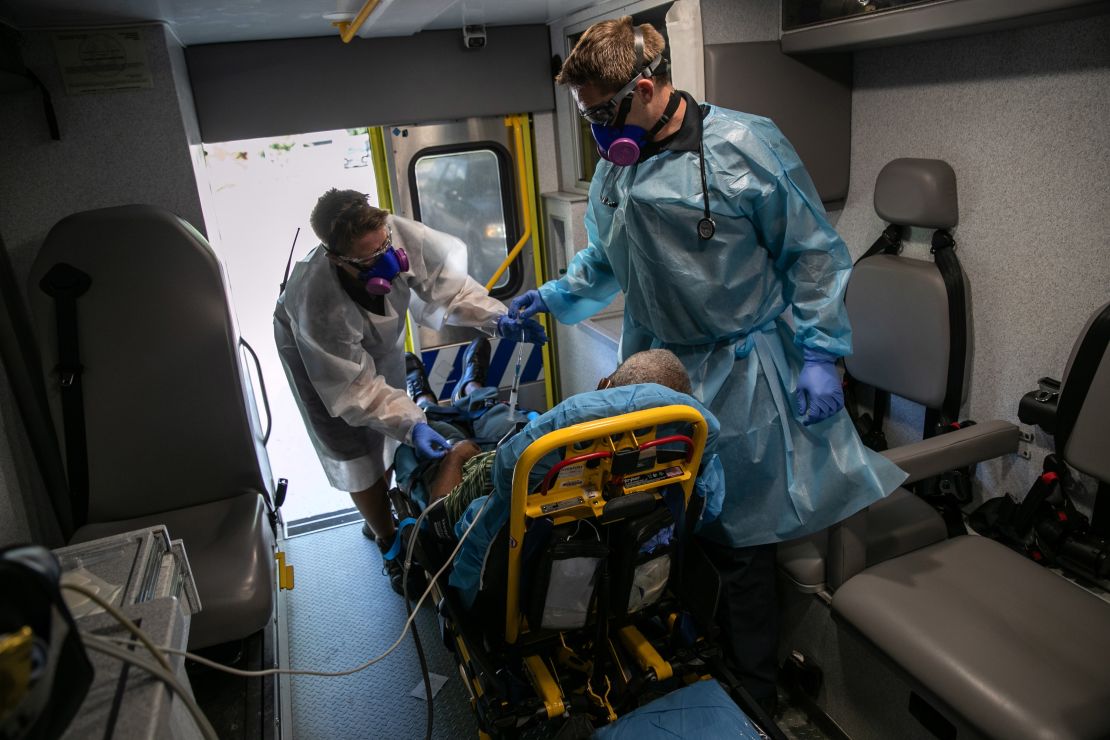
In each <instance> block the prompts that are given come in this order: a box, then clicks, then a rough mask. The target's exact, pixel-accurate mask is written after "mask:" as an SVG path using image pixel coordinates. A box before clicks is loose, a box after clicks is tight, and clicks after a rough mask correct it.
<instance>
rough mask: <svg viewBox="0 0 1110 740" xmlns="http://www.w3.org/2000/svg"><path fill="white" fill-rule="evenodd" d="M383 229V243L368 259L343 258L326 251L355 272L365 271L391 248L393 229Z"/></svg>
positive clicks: (388, 227)
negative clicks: (384, 230)
mask: <svg viewBox="0 0 1110 740" xmlns="http://www.w3.org/2000/svg"><path fill="white" fill-rule="evenodd" d="M385 228H386V232H385V242H383V243H382V246H381V248H380V249H378V251H376V252H374V253H373V254H372V255H370V256H369V257H345V256H343V255H341V254H337V253H336V252H335V251H333V250H331V249H328V251H329V252H331V254H332V255H333V256H334V257H335V258H336V259H337V260H339V261H340V262H343V263H344V264H348V265H350V266H351V267H354V268H355V269H357V270H365V269H366V268H368V267H370V266H371V265H373V264H374V263H375V262H377V261H378V258H379V257H381V256H382V255H383V254H385V253H386V252H388V251H389V250H390V248H392V247H393V227H392V226H386V227H385Z"/></svg>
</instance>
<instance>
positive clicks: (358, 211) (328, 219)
mask: <svg viewBox="0 0 1110 740" xmlns="http://www.w3.org/2000/svg"><path fill="white" fill-rule="evenodd" d="M388 215H389V211H383V210H382V209H380V208H375V207H374V206H372V205H370V204H369V203H367V202H366V193H360V192H359V191H357V190H337V189H336V188H332V189H331V190H329V191H328V192H326V193H324V194H323V195H321V196H320V199H319V200H317V201H316V207H315V208H313V209H312V216H311V217H310V219H309V223H311V224H312V230H313V231H314V232H316V236H317V237H318V238H319V239H320V241H322V242H323V243H324V246H326V247H327V248H328V249H330V250H332V251H334V252H337V253H339V254H347V253H348V250H349V249H350V248H351V244H352V242H354V241H355V240H356V239H358V238H359V237H361V236H362V235H363V234H367V233H369V232H371V231H377V230H378V229H380V228H381V227H382V226H384V225H385V219H386V216H388Z"/></svg>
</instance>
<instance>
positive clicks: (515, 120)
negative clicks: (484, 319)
mask: <svg viewBox="0 0 1110 740" xmlns="http://www.w3.org/2000/svg"><path fill="white" fill-rule="evenodd" d="M505 125H506V126H511V127H512V129H513V142H514V144H515V145H516V169H517V189H518V190H519V191H520V211H521V214H522V215H523V216H524V232H523V233H522V234H521V235H520V241H518V242H517V243H516V246H515V247H513V248H512V249H511V250H510V251H509V254H508V256H507V257H505V261H504V262H502V263H501V266H500V267H498V268H497V271H496V272H494V273H493V277H491V278H490V279H489V282H488V283H486V290H487V291H491V290H493V286H495V285H497V281H498V280H500V279H501V276H502V275H504V274H505V270H508V269H509V265H511V264H512V263H513V260H515V259H516V258H517V257H518V256H519V255H520V250H522V249H524V245H525V244H527V243H528V240H529V239H531V238H532V215H531V208H529V206H528V182H527V179H526V178H527V171H526V170H525V163H524V134H523V132H522V130H521V126H520V116H505Z"/></svg>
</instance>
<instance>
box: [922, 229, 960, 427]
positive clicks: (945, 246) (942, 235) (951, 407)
mask: <svg viewBox="0 0 1110 740" xmlns="http://www.w3.org/2000/svg"><path fill="white" fill-rule="evenodd" d="M930 251H931V252H932V254H933V258H934V259H935V260H936V263H937V269H938V270H940V276H941V278H942V279H943V280H944V290H945V292H946V293H947V294H948V336H949V338H950V345H949V350H948V382H947V385H946V390H945V393H944V401H943V403H942V404H941V413H942V414H943V417H944V418H942V419H941V420H940V421H939V422H938V423H939V424H949V423H951V422H954V421H959V418H960V406H961V404H962V403H963V394H964V369H965V367H966V363H967V300H966V294H965V292H964V275H963V271H962V270H961V269H960V261H959V259H958V258H957V257H956V240H955V239H953V238H952V235H951V234H949V233H948V232H947V231H945V230H944V229H938V230H937V231H936V232H935V233H934V234H933V244H932V249H931V250H930ZM928 436H932V435H928Z"/></svg>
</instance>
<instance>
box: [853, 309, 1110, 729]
mask: <svg viewBox="0 0 1110 740" xmlns="http://www.w3.org/2000/svg"><path fill="white" fill-rule="evenodd" d="M1108 305H1110V304H1108ZM1107 308H1108V307H1107V306H1104V307H1103V308H1102V309H1100V311H1099V312H1098V313H1096V316H1101V317H1102V319H1101V320H1107V321H1110V312H1108V310H1107ZM1092 322H1093V319H1092ZM1092 322H1088V325H1087V328H1086V329H1085V330H1084V334H1086V333H1087V330H1089V329H1090V328H1091V326H1092ZM1083 341H1084V336H1082V335H1081V337H1080V340H1079V341H1078V342H1077V343H1076V345H1075V346H1076V351H1078V348H1079V347H1080V345H1081V344H1082V343H1083ZM1102 341H1105V339H1103V340H1102ZM1096 349H1101V351H1096V352H1095V354H1094V357H1096V358H1098V359H1096V360H1095V361H1096V362H1098V366H1097V368H1094V371H1093V372H1090V371H1091V368H1090V367H1088V368H1087V372H1082V373H1077V372H1076V370H1075V366H1074V364H1073V363H1074V361H1075V357H1076V352H1073V354H1072V360H1071V361H1069V372H1068V374H1067V375H1066V376H1065V381H1064V386H1063V390H1062V392H1061V403H1062V404H1063V403H1064V402H1065V401H1067V403H1068V404H1069V405H1071V404H1074V406H1073V408H1074V409H1075V412H1076V413H1075V418H1074V419H1073V420H1070V421H1069V426H1070V429H1069V430H1068V432H1067V435H1068V438H1067V439H1066V440H1065V441H1063V442H1061V440H1060V439H1059V438H1058V439H1057V448H1058V450H1059V451H1060V452H1061V454H1062V456H1063V458H1064V459H1065V460H1066V461H1067V462H1068V463H1069V464H1071V465H1073V466H1074V467H1076V468H1078V469H1079V470H1081V471H1083V472H1085V473H1087V474H1088V475H1091V476H1093V477H1094V478H1096V479H1097V480H1098V481H1099V482H1100V484H1101V485H1103V486H1105V485H1106V484H1107V483H1108V482H1110V454H1107V453H1108V452H1110V443H1108V440H1110V345H1108V346H1106V347H1102V348H1096ZM1078 376H1083V380H1082V381H1080V380H1077V379H1076V378H1077V377H1078ZM1069 381H1070V382H1069ZM1080 384H1082V387H1077V386H1079V385H1080ZM1058 436H1059V435H1058ZM857 562H860V561H859V560H857ZM845 576H846V581H845V582H844V584H843V585H842V586H841V587H840V588H839V589H838V590H837V591H836V593H835V594H833V597H832V609H833V613H834V614H835V615H836V616H837V617H838V618H839V619H840V620H841V621H842V622H843V623H846V624H847V625H849V626H850V627H851V628H852V629H854V630H855V631H856V632H858V633H859V634H860V635H862V636H863V637H864V638H865V639H866V640H867V641H868V642H869V643H870V644H872V645H873V646H874V647H876V648H877V649H878V650H879V651H881V652H882V653H883V654H885V655H886V656H887V657H888V658H890V659H891V660H892V661H893V662H894V663H895V664H896V665H898V666H899V667H900V668H901V669H902V670H903V671H904V672H905V673H906V674H908V675H909V677H910V678H911V679H912V681H914V682H915V683H916V684H917V685H919V686H920V687H921V688H922V689H923V690H924V692H925V693H926V695H928V696H929V697H931V699H932V700H933V701H935V702H936V703H937V704H938V705H939V707H940V708H941V709H942V710H943V711H944V712H946V713H948V714H950V716H952V717H953V718H954V719H955V720H956V721H957V722H959V724H960V725H963V726H968V727H971V728H973V729H974V731H976V732H978V733H980V734H981V735H982V736H985V737H992V738H1008V739H1014V740H1019V739H1021V738H1059V739H1061V740H1095V739H1096V738H1108V737H1110V604H1108V603H1107V602H1105V601H1103V600H1102V599H1100V598H1097V597H1095V596H1093V595H1092V594H1090V593H1088V592H1087V591H1085V590H1083V589H1081V588H1080V587H1079V586H1077V585H1075V584H1073V583H1070V582H1068V581H1066V580H1065V579H1063V578H1061V577H1060V576H1058V575H1056V574H1054V573H1052V572H1050V571H1049V570H1047V569H1045V568H1043V567H1041V566H1039V565H1036V564H1035V563H1033V562H1032V561H1030V560H1027V559H1025V558H1023V557H1022V556H1020V555H1018V554H1017V553H1015V552H1013V551H1011V550H1009V549H1007V548H1006V547H1004V546H1002V545H1000V544H999V543H997V542H995V541H993V540H989V539H986V538H984V537H977V536H961V537H956V538H953V539H950V540H946V541H943V542H938V543H936V544H933V545H930V546H928V547H925V548H922V549H920V550H916V551H914V552H911V553H908V554H905V555H902V556H900V557H896V558H893V559H891V560H889V561H887V562H885V563H881V564H878V565H875V566H872V567H868V568H866V569H864V570H862V572H860V573H858V575H854V574H853V568H852V567H848V568H846V569H845ZM960 737H963V735H961V736H960Z"/></svg>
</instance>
